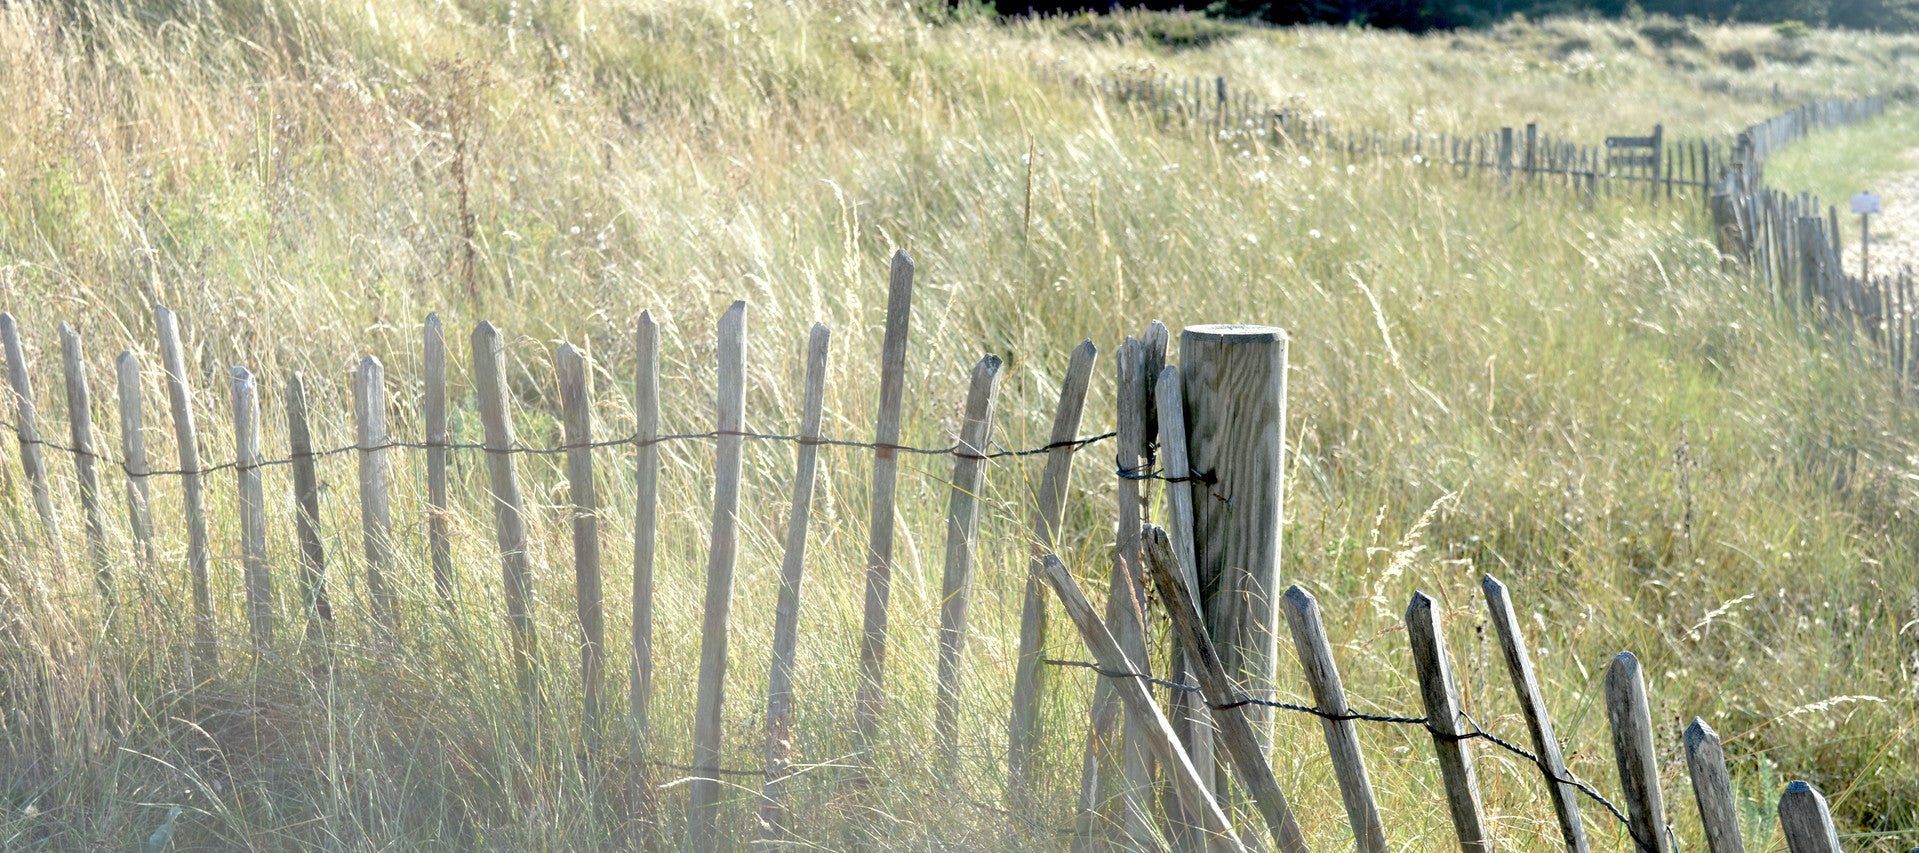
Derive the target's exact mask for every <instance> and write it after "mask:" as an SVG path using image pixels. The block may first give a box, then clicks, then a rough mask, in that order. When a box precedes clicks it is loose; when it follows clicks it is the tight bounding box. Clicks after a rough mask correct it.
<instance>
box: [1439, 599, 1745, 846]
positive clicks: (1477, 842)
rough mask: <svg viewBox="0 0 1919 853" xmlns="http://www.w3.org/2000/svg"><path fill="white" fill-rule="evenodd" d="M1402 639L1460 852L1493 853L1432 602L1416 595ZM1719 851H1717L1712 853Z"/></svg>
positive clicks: (1441, 634) (1456, 693)
mask: <svg viewBox="0 0 1919 853" xmlns="http://www.w3.org/2000/svg"><path fill="white" fill-rule="evenodd" d="M1406 637H1407V640H1408V641H1409V642H1410V644H1411V645H1412V649H1413V670H1414V674H1415V675H1417V676H1418V678H1419V696H1420V699H1421V700H1423V701H1424V703H1425V707H1426V729H1427V730H1428V731H1430V732H1432V735H1433V752H1434V753H1436V754H1437V755H1438V757H1439V774H1440V777H1441V778H1442V779H1444V781H1445V784H1446V804H1447V807H1448V809H1449V810H1450V812H1451V814H1452V818H1453V832H1454V834H1455V835H1457V836H1458V837H1459V849H1460V853H1492V849H1493V845H1492V839H1491V838H1490V837H1489V836H1488V835H1487V834H1486V817H1485V813H1484V812H1483V811H1482V809H1481V807H1480V802H1479V778H1478V776H1477V775H1476V774H1475V773H1474V772H1473V756H1472V752H1470V751H1469V750H1468V749H1467V747H1466V743H1465V741H1464V740H1463V738H1464V737H1465V736H1466V735H1468V734H1470V733H1471V732H1470V731H1469V730H1468V729H1467V727H1465V726H1463V725H1460V712H1459V688H1458V685H1457V683H1456V682H1454V680H1453V667H1452V662H1451V661H1450V660H1448V659H1447V657H1446V635H1445V633H1444V632H1443V631H1442V630H1440V624H1439V616H1438V614H1437V613H1434V612H1433V600H1432V598H1431V597H1430V596H1428V595H1426V594H1425V593H1423V592H1414V593H1413V600H1412V603H1410V604H1408V605H1407V606H1406ZM1715 853H1717V851H1715Z"/></svg>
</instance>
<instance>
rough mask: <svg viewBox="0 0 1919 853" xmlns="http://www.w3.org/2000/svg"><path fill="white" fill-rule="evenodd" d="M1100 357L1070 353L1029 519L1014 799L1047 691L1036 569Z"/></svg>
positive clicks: (1013, 733)
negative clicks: (1030, 530)
mask: <svg viewBox="0 0 1919 853" xmlns="http://www.w3.org/2000/svg"><path fill="white" fill-rule="evenodd" d="M1098 354H1099V350H1098V349H1097V348H1095V347H1094V346H1093V342H1092V341H1081V342H1080V344H1079V346H1077V347H1074V348H1073V354H1072V357H1071V359H1069V360H1068V362H1067V365H1066V377H1065V379H1064V381H1062V382H1061V383H1060V388H1059V408H1058V409H1056V410H1055V411H1054V413H1053V433H1052V440H1051V441H1050V442H1049V443H1048V447H1049V448H1051V449H1050V450H1048V451H1047V453H1046V471H1045V473H1043V474H1041V475H1040V482H1039V505H1038V508H1037V510H1036V511H1035V512H1034V514H1033V539H1034V550H1035V553H1034V554H1033V566H1032V569H1031V572H1030V573H1029V574H1028V575H1027V576H1026V596H1025V600H1024V602H1023V603H1022V605H1021V608H1020V624H1019V661H1018V664H1017V666H1016V668H1015V669H1014V673H1013V715H1012V721H1011V725H1010V726H1009V732H1010V737H1009V738H1008V744H1007V756H1008V776H1009V780H1008V789H1009V790H1010V791H1012V792H1014V795H1015V796H1018V795H1019V794H1020V792H1022V791H1023V790H1024V787H1025V785H1026V784H1027V774H1028V772H1029V770H1030V769H1031V763H1032V760H1033V751H1034V750H1035V749H1037V748H1038V746H1039V706H1040V702H1041V694H1042V693H1043V692H1044V690H1045V685H1044V679H1043V676H1042V674H1041V672H1040V663H1039V656H1040V649H1042V648H1044V647H1045V646H1046V622H1047V619H1046V597H1045V596H1046V593H1045V590H1044V588H1043V587H1042V586H1041V585H1040V584H1041V581H1040V577H1039V568H1040V566H1039V563H1040V560H1041V557H1042V555H1043V553H1048V552H1051V551H1053V550H1054V549H1055V547H1056V545H1055V543H1056V542H1057V541H1058V540H1059V520H1060V513H1061V511H1062V510H1063V509H1064V508H1065V503H1066V492H1067V490H1068V488H1069V487H1070V485H1071V483H1072V477H1073V455H1074V451H1075V450H1076V448H1075V447H1074V446H1073V441H1074V440H1075V439H1077V438H1078V437H1079V421H1080V414H1081V413H1082V412H1083V411H1084V410H1085V405H1086V389H1087V387H1088V386H1089V385H1091V384H1092V379H1093V360H1094V359H1095V358H1096V357H1097V356H1098Z"/></svg>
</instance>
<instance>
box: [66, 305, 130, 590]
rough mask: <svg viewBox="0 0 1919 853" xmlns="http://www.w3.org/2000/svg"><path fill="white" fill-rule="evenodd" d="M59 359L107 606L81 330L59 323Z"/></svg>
mask: <svg viewBox="0 0 1919 853" xmlns="http://www.w3.org/2000/svg"><path fill="white" fill-rule="evenodd" d="M60 361H61V367H62V369H63V372H64V373H65V374H66V385H67V433H68V436H69V437H70V438H71V439H72V443H73V451H74V452H73V466H74V474H75V475H76V476H77V477H78V479H79V481H80V513H81V515H82V516H83V517H84V519H85V523H86V527H87V552H88V554H89V556H90V558H91V559H92V561H93V579H94V582H95V583H96V584H98V585H99V587H100V597H101V598H102V599H103V600H104V601H106V603H107V605H108V606H109V607H111V606H113V605H114V604H115V603H116V601H117V600H118V597H117V596H116V595H115V594H114V590H113V574H112V572H111V570H110V569H109V568H108V567H107V529H106V525H105V523H104V522H102V521H101V519H100V475H99V473H98V472H97V471H96V470H95V467H94V462H95V460H96V459H98V458H99V453H98V452H97V451H96V450H95V449H94V446H93V398H92V396H91V395H90V394H89V393H88V391H87V356H86V352H85V351H84V350H83V349H82V348H81V346H80V333H79V332H76V331H74V330H73V327H71V326H68V325H67V324H65V323H61V324H60Z"/></svg>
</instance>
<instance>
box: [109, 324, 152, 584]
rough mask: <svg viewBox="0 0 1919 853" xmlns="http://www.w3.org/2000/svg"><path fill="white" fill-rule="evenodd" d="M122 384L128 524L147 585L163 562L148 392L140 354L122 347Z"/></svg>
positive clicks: (118, 375) (118, 364)
mask: <svg viewBox="0 0 1919 853" xmlns="http://www.w3.org/2000/svg"><path fill="white" fill-rule="evenodd" d="M113 368H114V370H113V375H114V380H115V384H116V385H117V386H118V392H119V393H118V397H119V400H118V402H119V412H120V458H121V460H123V461H122V462H121V464H122V465H123V466H125V469H126V472H127V526H128V527H129V528H130V529H131V530H132V531H133V542H134V547H135V549H136V557H137V559H138V560H139V563H140V571H141V572H142V575H141V577H140V583H141V585H142V587H143V588H144V587H145V585H146V583H147V579H148V577H147V576H148V575H150V574H151V573H152V572H153V569H154V566H155V565H156V564H157V563H158V562H159V555H158V554H157V553H156V552H155V551H154V545H153V492H152V489H151V486H150V484H149V483H148V482H147V477H148V472H150V471H152V470H153V469H152V468H151V467H150V466H149V465H148V463H147V438H146V414H145V413H144V412H143V411H141V401H142V399H143V398H144V396H145V395H144V394H142V393H141V390H140V357H139V356H136V355H134V354H133V351H132V350H122V351H121V352H120V355H119V357H117V358H115V359H114V362H113Z"/></svg>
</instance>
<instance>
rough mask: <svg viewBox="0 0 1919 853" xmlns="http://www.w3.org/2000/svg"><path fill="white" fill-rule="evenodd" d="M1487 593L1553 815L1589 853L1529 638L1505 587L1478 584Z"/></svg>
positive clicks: (1582, 852)
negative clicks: (1529, 652)
mask: <svg viewBox="0 0 1919 853" xmlns="http://www.w3.org/2000/svg"><path fill="white" fill-rule="evenodd" d="M1479 585H1480V588H1481V589H1482V590H1484V592H1485V593H1486V611H1487V613H1488V615H1490V616H1491V617H1492V622H1493V628H1494V629H1495V630H1496V631H1497V632H1498V633H1499V649H1500V652H1501V653H1502V654H1503V655H1504V656H1505V658H1506V671H1507V672H1509V673H1511V674H1512V678H1513V693H1515V694H1517V695H1518V697H1519V711H1520V714H1521V715H1522V716H1524V717H1525V718H1526V728H1527V729H1528V730H1529V731H1531V733H1532V736H1533V749H1534V750H1535V751H1537V752H1538V754H1539V772H1540V774H1541V775H1543V776H1545V777H1546V788H1547V791H1548V792H1549V793H1550V794H1551V795H1552V800H1553V812H1554V814H1555V815H1557V816H1558V818H1559V831H1560V834H1562V835H1563V836H1565V839H1566V847H1567V849H1569V850H1571V851H1572V853H1587V850H1588V849H1589V848H1588V846H1587V842H1586V828H1585V827H1584V826H1582V825H1581V824H1580V822H1579V801H1578V800H1577V799H1576V798H1577V797H1578V795H1579V791H1578V789H1576V788H1574V787H1573V785H1572V782H1570V781H1566V780H1570V779H1571V777H1570V776H1568V775H1567V774H1566V759H1565V758H1564V756H1562V755H1561V754H1560V752H1559V738H1558V736H1557V735H1555V734H1554V733H1553V721H1552V716H1551V715H1550V714H1549V713H1547V711H1546V700H1545V698H1544V697H1543V696H1541V695H1540V692H1539V681H1538V680H1537V679H1536V678H1535V677H1534V676H1533V662H1532V658H1531V657H1530V656H1528V655H1527V653H1526V637H1525V635H1523V634H1521V633H1519V618H1518V617H1517V616H1516V615H1515V614H1514V613H1513V606H1512V601H1511V599H1509V598H1508V597H1507V594H1506V585H1505V584H1503V583H1500V582H1499V581H1498V580H1497V579H1495V578H1494V577H1493V576H1492V575H1487V576H1485V577H1484V578H1482V579H1481V580H1480V582H1479Z"/></svg>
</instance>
